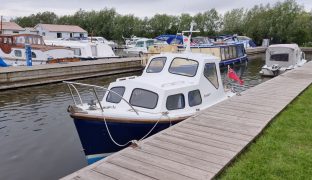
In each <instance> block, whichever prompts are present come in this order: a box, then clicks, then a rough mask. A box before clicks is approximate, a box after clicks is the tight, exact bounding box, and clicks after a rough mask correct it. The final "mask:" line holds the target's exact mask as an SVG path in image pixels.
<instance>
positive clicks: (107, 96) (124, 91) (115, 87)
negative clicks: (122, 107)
mask: <svg viewBox="0 0 312 180" xmlns="http://www.w3.org/2000/svg"><path fill="white" fill-rule="evenodd" d="M113 88H124V91H123V93H122V95H120V94H119V95H120V96H121V97H123V95H124V94H125V92H126V87H125V86H114V87H112V88H110V89H109V90H110V91H113V90H112V89H113ZM110 91H109V92H108V94H107V96H106V99H105V101H106V102H109V103H114V104H119V103H120V102H121V100H122V98H121V97H119V96H118V98H120V100H119V102H111V101H108V100H107V99H108V96H109V93H112V92H110ZM114 92H115V91H114ZM116 93H117V92H116ZM117 94H118V93H117ZM114 95H115V96H117V95H116V94H114Z"/></svg>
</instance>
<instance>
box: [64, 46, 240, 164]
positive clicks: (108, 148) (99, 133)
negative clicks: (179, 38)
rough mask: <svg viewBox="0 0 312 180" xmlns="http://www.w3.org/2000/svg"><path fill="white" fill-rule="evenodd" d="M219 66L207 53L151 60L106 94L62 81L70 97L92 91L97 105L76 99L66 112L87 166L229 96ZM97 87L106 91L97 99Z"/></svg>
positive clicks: (180, 54)
mask: <svg viewBox="0 0 312 180" xmlns="http://www.w3.org/2000/svg"><path fill="white" fill-rule="evenodd" d="M219 63H220V60H219V58H217V57H215V56H211V55H207V54H200V53H190V52H188V53H168V54H160V55H157V56H154V57H151V59H150V60H149V63H148V64H147V66H146V68H145V70H144V72H143V74H142V76H139V77H136V76H131V77H125V78H119V79H117V80H116V81H115V82H112V83H111V84H110V85H109V87H108V88H107V89H106V88H103V87H101V86H94V85H87V84H80V83H73V82H66V83H68V86H69V87H70V89H71V92H73V91H72V90H75V91H76V92H77V93H78V94H79V92H78V90H77V89H79V88H78V87H76V86H79V85H81V86H87V88H93V90H94V94H95V99H96V100H93V101H91V103H84V102H82V98H80V96H79V102H77V101H75V104H74V105H72V106H70V107H69V108H68V110H69V112H70V116H71V117H72V118H73V119H74V123H75V125H76V129H77V131H78V134H79V137H80V140H81V143H82V145H83V148H84V150H85V154H86V155H87V159H88V160H89V163H92V162H94V161H95V160H98V159H99V158H101V157H104V156H107V155H109V154H111V153H113V152H115V151H118V150H120V149H121V147H122V146H126V145H129V142H130V141H131V140H134V139H135V140H140V139H142V138H145V137H147V136H149V135H151V134H154V133H156V132H158V131H161V130H163V129H165V128H167V127H169V126H171V125H173V124H175V123H178V122H180V121H182V120H184V119H186V118H188V117H190V116H192V115H194V114H195V113H196V112H198V111H200V110H203V109H206V108H208V107H209V106H212V105H214V104H216V103H218V102H221V101H223V100H225V99H227V98H228V97H230V96H233V95H234V93H232V92H231V91H229V92H225V90H224V87H223V84H222V79H221V75H220V69H219ZM73 86H74V88H72V87H73ZM96 88H100V89H104V90H106V91H108V92H107V93H105V95H104V96H103V98H100V97H99V96H98V92H97V91H96ZM72 95H73V93H72ZM75 97H76V98H77V96H73V99H75ZM121 144H123V145H121Z"/></svg>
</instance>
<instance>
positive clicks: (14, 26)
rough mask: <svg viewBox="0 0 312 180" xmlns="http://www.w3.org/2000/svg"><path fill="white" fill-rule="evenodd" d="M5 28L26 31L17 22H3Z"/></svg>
mask: <svg viewBox="0 0 312 180" xmlns="http://www.w3.org/2000/svg"><path fill="white" fill-rule="evenodd" d="M2 29H3V30H16V31H24V29H23V28H22V27H21V26H19V25H18V24H16V23H15V22H2Z"/></svg>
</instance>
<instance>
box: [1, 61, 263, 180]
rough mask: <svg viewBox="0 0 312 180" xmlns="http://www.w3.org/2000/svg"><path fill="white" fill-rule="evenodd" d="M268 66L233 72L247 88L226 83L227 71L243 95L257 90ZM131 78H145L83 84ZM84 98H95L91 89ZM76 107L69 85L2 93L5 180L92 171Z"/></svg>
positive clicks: (242, 67)
mask: <svg viewBox="0 0 312 180" xmlns="http://www.w3.org/2000/svg"><path fill="white" fill-rule="evenodd" d="M263 64H264V61H263V58H262V57H258V58H256V59H254V60H250V61H249V62H248V64H244V65H234V66H233V69H234V70H235V71H236V72H237V74H238V75H239V76H240V77H241V78H242V79H243V80H244V81H245V83H244V85H243V86H240V85H237V83H234V82H232V81H231V80H229V79H227V78H226V72H227V68H226V67H225V68H222V69H221V72H222V78H223V81H224V83H225V84H227V85H231V86H234V87H235V88H236V89H237V90H239V91H243V90H245V89H247V88H249V87H252V86H255V85H257V84H259V83H261V82H262V81H264V80H265V79H262V78H261V77H260V76H259V71H260V69H261V67H262V65H263ZM130 75H140V72H138V73H131V74H121V75H116V76H110V77H98V78H90V79H84V80H79V81H78V82H81V83H88V84H95V85H101V86H107V85H108V84H109V83H110V82H111V81H113V80H115V79H116V78H118V77H123V76H130ZM81 93H82V96H85V95H90V97H91V94H90V90H89V89H84V90H83V91H82V92H81ZM99 94H103V93H101V92H99ZM85 100H87V101H88V99H84V101H85ZM72 103H73V102H72V99H71V95H70V93H69V91H68V89H67V86H66V85H65V84H63V83H56V84H49V85H44V86H34V87H27V88H19V89H15V90H8V91H1V92H0V146H1V151H0V164H1V167H0V179H57V178H60V177H62V176H65V175H67V174H69V173H71V172H73V171H75V170H78V169H80V168H82V167H84V166H86V161H85V157H84V154H83V151H82V147H81V144H80V141H79V138H78V134H77V132H76V129H75V127H74V123H73V122H72V120H71V118H70V117H69V116H68V113H67V112H66V109H67V106H68V105H69V104H72Z"/></svg>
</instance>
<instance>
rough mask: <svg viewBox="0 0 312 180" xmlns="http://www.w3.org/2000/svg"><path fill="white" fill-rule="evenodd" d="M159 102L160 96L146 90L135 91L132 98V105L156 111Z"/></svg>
mask: <svg viewBox="0 0 312 180" xmlns="http://www.w3.org/2000/svg"><path fill="white" fill-rule="evenodd" d="M157 102H158V94H156V93H154V92H152V91H148V90H145V89H138V88H136V89H134V90H133V91H132V94H131V97H130V104H131V105H133V106H137V107H142V108H147V109H154V108H155V107H156V106H157Z"/></svg>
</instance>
